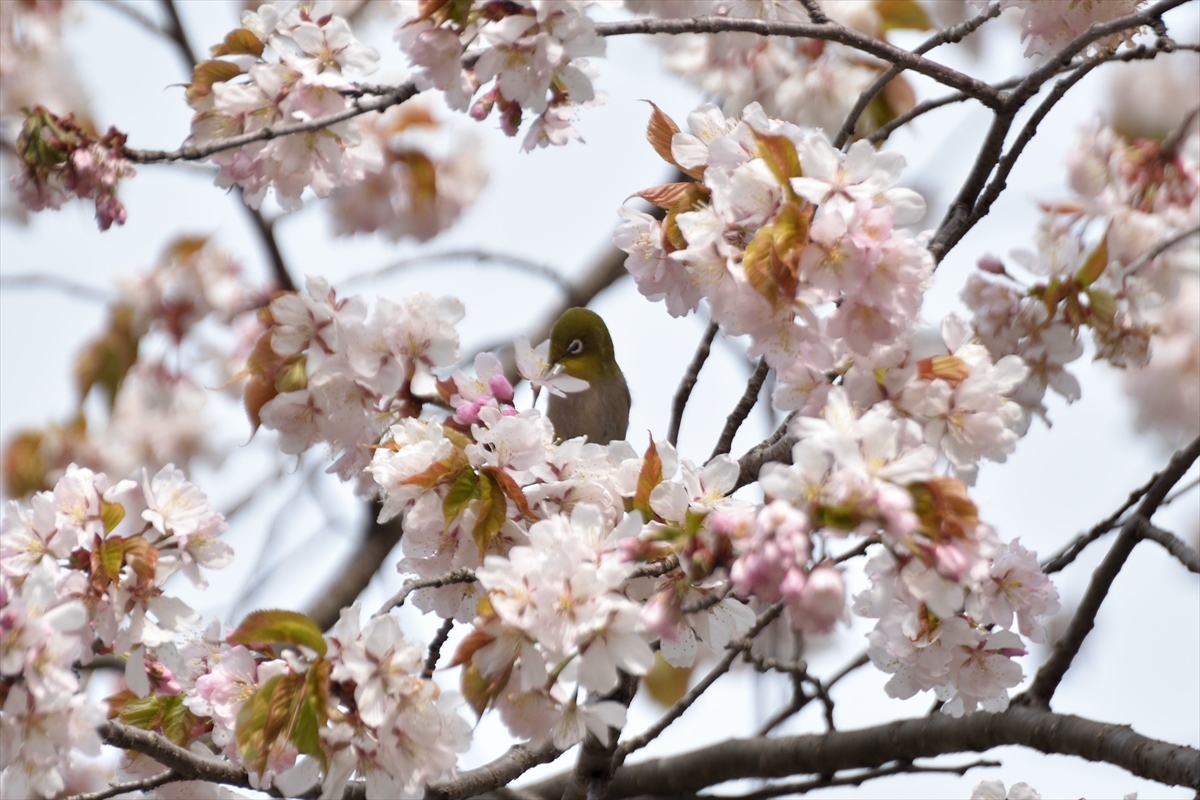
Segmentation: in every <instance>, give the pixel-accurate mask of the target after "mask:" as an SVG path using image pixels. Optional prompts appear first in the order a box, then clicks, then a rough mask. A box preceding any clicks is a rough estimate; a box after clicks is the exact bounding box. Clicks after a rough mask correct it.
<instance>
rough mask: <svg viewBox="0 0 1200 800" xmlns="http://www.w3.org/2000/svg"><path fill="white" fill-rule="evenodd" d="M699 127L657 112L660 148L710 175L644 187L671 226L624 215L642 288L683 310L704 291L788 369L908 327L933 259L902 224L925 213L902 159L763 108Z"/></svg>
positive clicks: (771, 359)
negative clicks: (837, 342) (839, 344)
mask: <svg viewBox="0 0 1200 800" xmlns="http://www.w3.org/2000/svg"><path fill="white" fill-rule="evenodd" d="M688 122H689V125H690V127H691V130H692V133H681V132H679V129H678V127H677V126H676V125H675V123H674V122H672V121H671V120H670V119H669V118H668V117H666V115H664V114H662V113H661V112H659V111H658V110H657V109H656V110H655V112H654V118H653V119H652V121H651V124H650V138H651V143H652V144H653V145H654V146H655V149H656V150H657V151H658V152H659V154H660V155H662V156H663V157H664V158H665V159H666V160H667V161H669V162H670V163H672V164H675V165H676V166H678V167H679V169H681V170H682V171H683V172H685V173H686V174H688V175H689V176H691V177H693V178H695V179H697V181H702V182H696V183H691V182H688V183H681V184H674V185H671V186H663V187H658V188H656V189H649V190H647V191H644V192H642V193H641V194H640V196H642V197H644V198H646V199H648V200H650V201H651V202H654V203H656V204H657V205H659V206H660V207H662V208H665V209H667V218H666V220H665V221H664V222H663V223H659V222H658V221H657V220H655V219H654V218H653V217H650V216H649V215H647V214H643V213H641V212H639V211H636V210H634V209H632V208H629V207H626V208H623V209H622V211H621V215H622V217H623V218H624V219H625V220H626V221H625V223H624V224H622V225H621V226H620V227H619V228H618V229H617V233H616V238H615V241H616V244H617V246H618V247H619V248H620V249H622V250H624V251H625V252H627V253H629V258H628V259H627V260H626V268H627V269H628V270H629V272H630V273H631V274H632V275H633V276H634V280H635V281H637V284H638V289H639V291H641V292H642V293H643V294H644V295H646V296H648V297H650V298H652V299H665V301H666V304H667V309H668V310H669V311H670V312H671V313H672V314H673V315H676V316H680V315H683V314H686V313H688V312H690V311H693V310H695V309H696V307H697V305H698V303H699V301H700V300H701V299H702V298H703V299H706V300H707V301H708V303H709V305H710V306H711V310H712V316H713V319H714V320H715V321H717V322H719V323H720V324H721V327H722V328H723V329H724V330H725V332H726V333H727V334H730V335H742V334H748V335H749V336H750V338H751V341H752V345H751V354H752V355H763V356H765V358H766V359H767V363H769V364H770V365H771V366H773V367H775V368H777V369H782V368H784V367H787V366H792V365H795V364H797V363H803V364H809V365H813V366H817V368H820V365H817V364H816V363H815V362H816V361H819V360H820V359H821V357H822V354H823V353H824V352H825V345H824V344H823V342H825V341H827V340H829V339H845V341H846V342H847V344H848V345H849V346H850V347H851V348H853V349H854V351H856V352H858V353H862V354H866V353H867V352H869V351H870V348H871V347H872V346H873V345H874V344H876V343H880V342H888V341H892V340H894V339H895V338H897V337H898V336H899V335H900V334H902V333H904V332H905V331H906V330H907V329H908V327H909V325H910V323H911V322H912V321H913V319H914V318H915V316H916V314H917V312H918V310H919V308H920V304H921V297H922V293H923V290H924V286H925V284H926V282H927V281H928V279H929V277H930V275H931V274H932V271H933V259H932V258H931V257H930V255H929V253H928V251H926V250H925V248H924V247H923V246H922V245H921V243H920V242H919V241H918V240H917V239H914V238H913V237H912V236H911V235H910V234H908V233H907V232H906V231H905V230H903V229H902V228H899V227H896V226H898V225H903V224H907V223H910V222H915V221H916V220H918V219H920V217H921V216H922V215H923V214H924V209H925V203H924V201H923V200H922V199H921V197H920V196H919V195H917V194H916V193H915V192H913V191H911V190H908V189H901V188H896V187H895V186H894V184H895V182H896V179H897V178H898V177H899V174H900V169H901V167H902V166H903V163H904V162H903V159H902V158H901V157H900V156H898V155H895V154H893V153H876V152H875V150H874V149H873V148H872V147H871V146H870V145H869V144H867V143H866V142H858V143H856V144H855V145H854V146H852V147H851V148H850V151H849V153H847V154H842V153H840V152H838V151H837V150H835V149H834V148H833V147H832V146H831V145H830V144H829V142H828V140H827V139H826V138H825V136H824V135H823V134H821V133H814V134H805V133H803V132H802V131H801V130H800V129H799V128H798V127H797V126H795V125H793V124H791V123H787V122H780V121H778V120H773V119H768V118H767V117H766V115H765V114H764V113H763V111H762V108H761V107H759V106H758V105H757V104H752V105H750V106H749V107H747V108H746V110H745V113H744V114H743V116H742V118H741V119H740V120H737V119H727V118H726V117H725V116H723V115H722V114H721V112H720V110H719V109H717V107H716V106H713V105H705V106H701V107H700V108H699V109H697V110H696V111H694V112H692V114H690V115H689V117H688ZM818 312H822V313H823V314H824V315H823V316H822V315H821V314H819V313H818ZM826 312H827V313H826Z"/></svg>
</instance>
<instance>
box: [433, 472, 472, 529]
mask: <svg viewBox="0 0 1200 800" xmlns="http://www.w3.org/2000/svg"><path fill="white" fill-rule="evenodd" d="M477 497H479V475H477V474H476V473H475V470H474V469H472V468H471V467H469V466H468V467H465V468H464V469H463V470H462V472H460V473H458V477H457V478H455V479H454V482H453V483H451V484H450V491H448V492H446V496H445V497H444V498H443V499H442V518H443V519H444V520H445V521H446V527H447V528H449V527H450V525H451V524H452V523H453V522H454V520H456V519H458V515H459V514H461V513H462V512H463V509H465V508H466V507H467V506H468V505H470V504H471V501H472V500H474V499H475V498H477Z"/></svg>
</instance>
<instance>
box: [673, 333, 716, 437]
mask: <svg viewBox="0 0 1200 800" xmlns="http://www.w3.org/2000/svg"><path fill="white" fill-rule="evenodd" d="M717 330H719V327H718V325H717V323H715V322H710V323H709V324H708V328H706V329H705V331H704V336H703V337H702V338H701V339H700V345H699V346H698V347H697V348H696V354H695V355H693V356H692V361H691V363H690V364H688V368H687V371H686V372H684V373H683V379H682V380H680V381H679V388H678V389H676V390H675V401H674V402H673V403H672V404H671V422H670V424H669V425H668V426H667V441H668V442H670V443H671V446H672V447H674V446H675V445H677V444H678V443H679V426H680V424H681V423H682V422H683V410H684V409H685V408H686V407H687V402H688V398H690V397H691V396H692V389H694V388H696V379H697V378H699V377H700V368H701V367H703V366H704V362H705V361H707V360H708V354H709V352H711V350H712V343H713V339H715V338H716V336H717Z"/></svg>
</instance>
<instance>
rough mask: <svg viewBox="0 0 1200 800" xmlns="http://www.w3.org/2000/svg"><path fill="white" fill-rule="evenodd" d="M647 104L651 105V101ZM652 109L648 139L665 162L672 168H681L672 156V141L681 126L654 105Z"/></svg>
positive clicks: (652, 104) (647, 129)
mask: <svg viewBox="0 0 1200 800" xmlns="http://www.w3.org/2000/svg"><path fill="white" fill-rule="evenodd" d="M646 102H647V103H650V101H649V100H647V101H646ZM650 107H651V108H652V109H654V110H653V111H652V112H651V113H650V122H649V124H647V125H646V139H647V140H649V142H650V146H651V147H653V148H654V152H656V153H658V155H659V157H660V158H662V160H663V161H665V162H667V163H668V164H671V165H672V166H679V165H678V164H676V163H675V156H673V155H671V139H672V138H673V137H674V136H675V134H677V133H679V126H678V125H676V124H675V120H673V119H671V118H670V117H668V116H667V115H666V114H665V113H663V110H662V109H661V108H659V107H658V106H656V105H654V103H650Z"/></svg>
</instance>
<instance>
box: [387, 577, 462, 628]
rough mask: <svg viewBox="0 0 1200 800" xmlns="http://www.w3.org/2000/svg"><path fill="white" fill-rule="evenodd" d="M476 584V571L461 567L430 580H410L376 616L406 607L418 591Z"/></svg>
mask: <svg viewBox="0 0 1200 800" xmlns="http://www.w3.org/2000/svg"><path fill="white" fill-rule="evenodd" d="M474 582H475V572H474V570H470V569H467V568H466V567H459V568H458V569H455V570H451V571H450V572H447V573H444V574H442V575H434V576H433V577H430V578H410V579H408V580H406V581H405V582H404V586H402V587H401V588H400V591H398V592H396V593H395V594H394V595H392V596H391V597H390V598H388V601H387V602H386V603H384V604H383V605H382V606H380V607H379V610H378V611H376V612H375V616H379V615H380V614H386V613H388V612H389V611H391V610H392V609H393V608H396V607H397V606H401V605H404V601H405V600H407V599H408V596H409V595H410V594H412V593H413V592H415V591H417V590H418V589H436V588H438V587H440V586H451V585H453V584H456V583H474Z"/></svg>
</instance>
